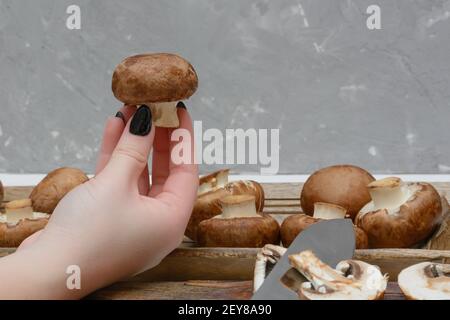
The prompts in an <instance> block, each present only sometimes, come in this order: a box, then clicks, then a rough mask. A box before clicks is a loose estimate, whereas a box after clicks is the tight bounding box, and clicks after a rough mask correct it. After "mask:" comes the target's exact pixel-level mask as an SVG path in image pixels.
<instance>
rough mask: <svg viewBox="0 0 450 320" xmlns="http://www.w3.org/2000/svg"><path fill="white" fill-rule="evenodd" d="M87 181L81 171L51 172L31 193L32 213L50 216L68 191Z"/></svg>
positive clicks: (57, 170) (60, 170)
mask: <svg viewBox="0 0 450 320" xmlns="http://www.w3.org/2000/svg"><path fill="white" fill-rule="evenodd" d="M88 180H89V178H88V177H87V176H86V174H84V172H83V171H81V170H79V169H75V168H59V169H56V170H53V171H51V172H50V173H49V174H48V175H47V176H46V177H45V178H44V179H43V180H42V181H41V182H39V184H38V185H37V186H36V187H34V189H33V191H31V194H30V199H31V201H32V203H33V209H34V211H38V212H44V213H50V214H51V213H52V212H53V210H55V208H56V206H57V205H58V203H59V201H60V200H61V199H62V198H63V197H64V196H65V195H66V194H67V193H68V192H69V191H71V190H72V189H73V188H75V187H76V186H78V185H80V184H82V183H84V182H86V181H88Z"/></svg>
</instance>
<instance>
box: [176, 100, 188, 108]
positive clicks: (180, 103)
mask: <svg viewBox="0 0 450 320" xmlns="http://www.w3.org/2000/svg"><path fill="white" fill-rule="evenodd" d="M177 108H181V109H186V105H185V104H184V103H183V101H180V102H178V103H177Z"/></svg>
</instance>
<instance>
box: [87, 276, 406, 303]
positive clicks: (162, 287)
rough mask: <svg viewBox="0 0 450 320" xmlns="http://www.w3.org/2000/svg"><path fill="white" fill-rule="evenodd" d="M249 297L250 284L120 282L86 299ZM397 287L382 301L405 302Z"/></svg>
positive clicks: (245, 282)
mask: <svg viewBox="0 0 450 320" xmlns="http://www.w3.org/2000/svg"><path fill="white" fill-rule="evenodd" d="M251 296H252V281H197V280H192V281H178V282H160V281H159V282H133V281H127V282H119V283H116V284H114V285H112V286H110V287H107V288H104V289H101V290H99V291H97V292H95V293H93V294H92V295H90V296H89V297H87V299H101V300H105V299H108V300H127V299H133V300H177V299H179V300H205V299H214V300H222V299H226V300H242V299H250V298H251ZM404 299H405V297H404V296H403V294H402V292H401V290H400V288H399V287H398V285H397V283H394V282H389V283H388V286H387V288H386V292H385V294H384V300H404Z"/></svg>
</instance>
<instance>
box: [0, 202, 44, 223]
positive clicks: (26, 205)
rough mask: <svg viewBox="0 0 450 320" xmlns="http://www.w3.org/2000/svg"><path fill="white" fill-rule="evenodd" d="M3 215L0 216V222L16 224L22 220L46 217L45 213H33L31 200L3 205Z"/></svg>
mask: <svg viewBox="0 0 450 320" xmlns="http://www.w3.org/2000/svg"><path fill="white" fill-rule="evenodd" d="M5 211H6V212H5V214H2V215H0V222H3V223H4V222H6V223H8V224H16V223H18V222H19V221H20V220H23V219H38V218H46V217H48V215H47V214H45V213H40V212H34V211H33V207H32V206H31V199H20V200H14V201H10V202H8V203H7V204H6V205H5Z"/></svg>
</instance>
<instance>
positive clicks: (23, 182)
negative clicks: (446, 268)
mask: <svg viewBox="0 0 450 320" xmlns="http://www.w3.org/2000/svg"><path fill="white" fill-rule="evenodd" d="M308 176H309V175H306V174H288V175H287V174H280V175H272V176H268V175H248V174H243V175H230V180H231V181H233V180H255V181H258V182H262V183H289V182H294V183H295V182H296V183H299V182H305V181H306V179H307V178H308ZM374 176H375V178H376V179H380V178H383V177H388V176H396V177H400V178H401V179H402V180H404V181H424V182H450V174H395V173H392V174H375V175H374ZM44 177H45V174H10V173H0V181H2V183H3V185H4V186H9V187H15V186H33V185H36V184H37V183H39V181H41V180H42V178H44Z"/></svg>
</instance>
